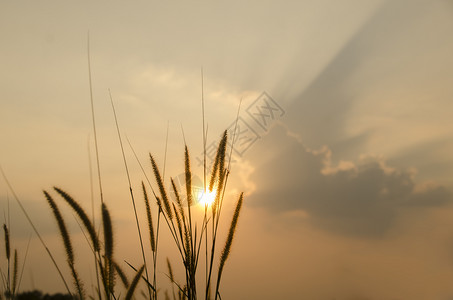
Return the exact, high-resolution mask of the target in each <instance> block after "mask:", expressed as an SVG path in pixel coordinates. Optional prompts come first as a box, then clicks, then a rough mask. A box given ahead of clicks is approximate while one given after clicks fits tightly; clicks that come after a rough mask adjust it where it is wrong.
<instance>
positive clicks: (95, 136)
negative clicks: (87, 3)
mask: <svg viewBox="0 0 453 300" xmlns="http://www.w3.org/2000/svg"><path fill="white" fill-rule="evenodd" d="M87 46H88V79H89V84H90V102H91V117H92V121H93V132H94V145H95V149H96V165H97V171H98V181H99V192H100V194H101V203H104V196H103V193H102V182H101V167H100V163H99V149H98V139H97V134H96V118H95V114H94V100H93V83H92V80H91V58H90V33H89V32H88V41H87Z"/></svg>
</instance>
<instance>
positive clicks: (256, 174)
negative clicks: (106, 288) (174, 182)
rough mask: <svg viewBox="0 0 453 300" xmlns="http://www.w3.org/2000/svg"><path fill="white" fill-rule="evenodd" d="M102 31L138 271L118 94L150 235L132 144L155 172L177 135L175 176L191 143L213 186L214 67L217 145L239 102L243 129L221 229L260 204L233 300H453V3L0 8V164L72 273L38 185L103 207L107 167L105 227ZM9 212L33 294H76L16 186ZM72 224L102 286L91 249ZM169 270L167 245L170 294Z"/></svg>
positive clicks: (112, 194) (113, 172) (110, 124)
mask: <svg viewBox="0 0 453 300" xmlns="http://www.w3.org/2000/svg"><path fill="white" fill-rule="evenodd" d="M88 34H89V40H90V57H91V71H92V73H91V74H92V84H93V97H94V109H95V113H96V126H97V130H98V131H97V133H98V142H99V155H100V157H99V160H100V169H101V176H102V181H103V189H104V197H105V201H106V203H107V205H108V206H109V208H110V209H111V213H112V217H113V220H114V230H115V240H116V242H115V246H116V249H117V252H116V254H115V255H116V257H117V259H118V260H119V261H123V260H127V261H130V262H133V263H135V264H137V265H138V264H139V263H140V259H141V257H140V250H139V247H138V245H139V244H138V236H137V233H136V227H135V220H134V215H133V209H132V204H131V201H130V197H129V187H128V182H127V177H126V174H125V171H124V164H123V160H122V154H121V150H120V145H119V143H118V136H117V133H116V127H115V121H114V117H113V112H112V107H111V104H110V98H109V89H110V91H111V94H112V98H113V101H114V103H115V107H116V112H117V116H118V121H119V126H120V131H121V134H122V138H123V141H124V142H125V154H126V159H127V162H128V164H129V168H130V171H131V179H132V184H133V189H134V191H135V192H136V194H137V195H136V197H137V199H139V201H138V202H139V203H138V208H139V217H140V218H141V221H142V222H143V224H145V223H144V222H145V213H144V205H143V203H142V202H143V201H142V197H141V194H140V185H141V181H142V180H144V176H143V174H142V171H141V170H140V167H139V165H138V164H137V161H136V160H135V158H134V155H133V153H132V151H131V148H130V147H129V145H127V142H126V137H127V138H128V139H129V141H130V143H131V144H132V146H133V147H134V150H135V152H136V153H137V155H138V157H139V159H140V160H141V162H142V163H143V165H144V167H145V170H146V171H147V172H148V174H149V176H150V177H151V165H150V162H149V159H148V157H149V156H148V153H152V154H153V155H154V156H155V157H156V160H157V161H158V163H159V164H160V166H161V167H163V164H164V158H165V148H166V137H167V128H168V146H167V155H166V157H167V160H166V173H165V175H166V178H165V180H166V182H169V179H170V176H172V177H174V178H175V177H177V176H179V175H180V174H182V173H183V171H184V160H183V158H184V156H183V154H184V137H183V133H182V130H183V131H184V135H185V139H186V142H187V145H188V147H189V151H190V153H191V158H192V165H193V170H194V172H195V173H197V174H198V176H199V177H202V174H203V170H202V167H201V165H200V163H199V160H200V159H201V158H202V152H203V147H202V145H203V144H202V126H203V125H202V107H201V90H202V80H201V77H202V76H201V69H202V70H203V91H204V101H205V116H206V124H207V127H208V141H207V145H208V146H211V145H215V144H216V143H217V142H218V141H219V139H220V136H221V134H222V132H223V130H225V129H231V128H232V127H231V126H232V125H234V124H235V120H236V113H237V111H238V106H239V104H240V102H241V99H242V104H241V109H240V118H239V123H238V124H239V126H240V128H241V129H242V130H243V131H244V132H246V133H245V135H244V136H242V139H239V141H238V143H237V144H235V147H236V150H235V152H234V156H233V162H232V164H231V175H230V181H229V183H228V190H227V195H226V202H225V210H224V211H223V212H222V213H223V218H224V219H223V221H224V222H225V223H224V224H223V225H224V226H223V227H222V233H225V231H226V230H227V229H228V223H229V221H230V220H231V215H232V210H233V209H234V204H235V202H236V201H237V197H238V195H239V193H240V192H241V191H243V192H244V193H245V199H244V207H243V210H242V212H241V217H240V219H239V223H238V231H237V235H236V237H235V240H234V243H233V248H232V253H231V256H230V258H229V260H228V263H227V265H226V267H225V271H224V272H225V273H224V277H223V281H222V286H221V292H222V299H235V300H237V299H308V300H333V299H336V300H377V299H379V300H380V299H388V300H408V299H410V300H452V299H453V205H452V204H453V125H452V124H453V123H452V120H453V84H452V83H453V55H452V53H453V1H451V0H434V1H424V0H396V1H390V0H388V1H383V0H368V1H361V0H346V1H334V0H321V1H319V0H318V1H287V2H286V3H284V2H278V1H248V2H247V3H245V2H242V1H224V2H219V1H216V2H209V3H208V2H201V1H197V2H184V3H176V2H174V3H165V4H164V3H160V2H149V1H136V2H128V3H126V2H120V1H111V2H99V1H98V2H96V3H93V2H91V1H78V2H77V3H75V2H74V3H71V2H61V1H39V2H38V1H34V2H33V1H1V2H0V41H1V46H0V140H1V147H0V166H1V167H2V169H3V170H4V172H5V173H6V175H7V177H8V179H9V181H10V183H11V185H12V186H13V188H14V189H15V192H16V193H17V195H18V197H19V198H20V200H21V201H22V203H23V204H24V206H25V208H26V209H27V211H28V212H29V214H30V216H31V218H32V220H33V222H35V224H36V226H37V228H38V230H39V231H40V233H41V234H42V235H43V237H44V239H45V240H46V241H47V242H48V244H49V248H51V250H52V251H54V252H55V254H56V256H57V258H58V262H59V264H61V265H62V266H65V258H64V255H63V253H64V250H63V246H62V243H61V241H60V237H59V235H58V231H57V226H56V224H55V221H54V219H53V217H52V215H51V211H50V209H49V208H48V206H47V203H46V201H45V198H44V196H43V193H42V190H43V189H45V190H51V188H52V187H53V186H59V187H61V188H63V189H64V190H66V191H67V192H68V193H70V194H71V195H72V196H74V198H76V199H77V200H78V201H79V202H80V203H81V204H82V205H83V206H84V207H86V208H87V209H89V210H90V212H91V200H90V199H91V196H90V195H91V188H90V186H91V184H90V182H91V181H90V160H91V169H92V176H93V183H94V186H93V189H94V195H95V198H94V201H95V209H96V212H95V213H96V216H97V218H98V219H99V216H100V214H99V208H100V199H99V189H98V185H97V181H96V178H97V177H96V176H97V173H96V166H95V154H94V153H95V152H94V135H93V128H92V119H91V106H90V88H89V73H88V63H87V40H88ZM0 201H1V202H0V205H1V209H2V220H1V223H2V224H3V223H4V222H8V211H9V215H10V227H11V238H12V246H13V247H15V248H17V249H18V251H19V255H22V256H21V257H22V259H23V257H24V255H25V250H26V248H27V243H28V242H29V240H30V249H29V252H28V256H27V261H26V265H25V271H24V275H23V279H22V284H21V290H22V291H25V290H30V289H34V288H36V289H41V290H43V291H46V292H52V293H53V292H58V291H60V292H63V291H64V286H63V284H62V282H61V280H60V278H59V277H58V274H57V272H56V270H55V269H54V267H53V266H52V264H51V261H50V259H49V258H48V257H47V256H46V253H45V251H44V249H43V247H42V246H41V244H40V243H39V241H38V239H37V237H36V236H35V235H34V234H33V231H32V229H31V227H30V225H29V224H28V223H27V221H26V219H25V217H24V215H23V213H22V212H21V210H20V209H19V206H18V205H17V203H16V202H15V200H14V197H13V196H12V192H11V191H10V190H9V189H8V187H7V184H6V183H5V181H4V180H3V178H2V179H1V180H0ZM62 207H63V206H62ZM64 213H65V216H66V217H67V219H68V223H69V224H70V228H71V232H73V235H74V238H75V240H76V241H78V242H77V244H78V245H80V248H78V249H77V250H76V256H77V257H76V260H77V261H78V263H79V264H80V266H81V269H82V271H81V272H82V274H83V276H84V278H85V279H86V282H87V286H90V284H89V283H90V282H92V281H93V276H94V269H93V268H92V266H91V264H90V262H89V261H88V259H85V258H87V257H89V258H90V259H91V256H89V254H90V250H89V249H88V247H87V246H86V245H85V244H86V243H85V240H84V237H83V235H82V234H81V232H80V229H79V227H78V225H77V223H76V222H75V221H74V219H73V218H72V215H71V211H70V210H66V209H64ZM224 238H225V235H222V243H223V240H224ZM0 246H1V249H2V250H1V254H0V267H1V270H2V271H3V272H4V270H5V269H4V268H5V266H6V262H5V256H4V250H3V249H4V245H3V241H2V242H0ZM219 250H220V249H219ZM167 254H168V255H167ZM165 256H169V257H170V258H171V259H172V260H174V265H175V268H176V274H177V275H178V276H179V280H180V281H183V279H184V278H183V275H182V274H183V270H182V269H181V268H179V269H178V268H177V267H176V266H180V265H179V261H178V260H177V256H176V250H175V247H174V244H173V243H172V241H171V240H170V239H168V238H167V239H165V238H163V239H162V257H161V258H162V261H161V263H160V264H159V266H158V268H159V270H158V272H161V273H159V274H160V275H159V276H160V277H159V278H160V280H161V282H162V288H163V289H164V288H166V287H167V286H169V285H168V279H167V278H166V277H165V275H164V273H165V272H166V264H165V260H164V258H165ZM128 271H130V270H128ZM199 272H200V274H201V275H203V274H204V273H203V272H204V270H203V269H201V270H200V271H199ZM67 274H68V277H69V273H67ZM129 275H130V276H132V272H129ZM90 288H91V287H90ZM90 288H88V290H89V289H90ZM90 291H91V290H90ZM161 298H162V299H163V298H164V297H163V296H162V297H161Z"/></svg>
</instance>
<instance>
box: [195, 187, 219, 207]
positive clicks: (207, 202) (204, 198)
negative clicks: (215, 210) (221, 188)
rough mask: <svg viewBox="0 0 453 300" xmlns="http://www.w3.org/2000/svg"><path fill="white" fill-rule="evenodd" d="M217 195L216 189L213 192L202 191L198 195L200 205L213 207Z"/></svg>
mask: <svg viewBox="0 0 453 300" xmlns="http://www.w3.org/2000/svg"><path fill="white" fill-rule="evenodd" d="M216 194H217V191H216V189H213V190H212V191H209V190H206V191H200V192H199V193H198V195H197V196H198V197H197V198H198V203H199V204H200V205H203V206H211V205H212V204H213V203H214V201H215V196H216Z"/></svg>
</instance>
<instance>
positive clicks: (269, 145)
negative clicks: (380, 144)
mask: <svg viewBox="0 0 453 300" xmlns="http://www.w3.org/2000/svg"><path fill="white" fill-rule="evenodd" d="M259 148H260V149H266V151H269V153H276V154H275V155H273V156H272V157H270V158H269V159H268V160H267V161H258V159H257V157H259V155H258V154H256V155H255V154H252V155H251V157H254V158H255V159H253V162H254V164H255V166H257V167H256V170H255V172H254V174H253V175H252V180H253V181H254V182H255V183H256V192H255V193H254V194H253V195H252V196H251V200H250V201H251V203H252V205H256V206H261V207H265V208H267V209H269V210H270V211H273V212H278V213H284V212H291V211H304V212H305V213H306V214H307V215H308V220H309V221H310V222H311V223H312V224H313V225H315V226H317V227H320V228H323V229H325V230H328V231H335V232H340V233H347V234H354V235H373V236H377V235H382V234H384V233H385V232H386V231H387V230H388V229H389V228H390V227H391V226H392V225H393V224H394V222H395V220H396V218H397V216H398V214H399V213H400V211H401V210H404V209H410V208H427V207H434V206H439V205H444V204H446V203H448V202H449V201H450V200H451V199H452V194H451V193H450V192H449V191H448V190H447V189H446V188H444V187H442V186H438V185H435V184H434V183H431V184H424V185H423V184H417V183H416V181H415V180H414V176H415V172H414V171H413V170H398V169H395V168H391V167H389V166H388V165H386V163H385V161H384V160H383V159H382V158H379V157H375V156H368V157H366V156H364V157H361V158H360V159H358V161H357V162H354V163H353V162H344V161H340V162H339V163H338V164H335V165H334V164H333V163H332V162H331V159H330V157H331V151H330V150H329V149H328V148H327V147H323V148H321V149H320V150H310V149H308V148H307V147H305V146H304V145H302V144H301V143H300V142H298V141H296V139H295V138H294V137H290V136H288V135H287V132H286V131H285V129H284V128H283V127H281V126H279V127H275V128H273V130H272V132H271V133H270V134H269V136H266V138H265V140H264V141H263V142H262V144H261V145H260V147H259ZM256 151H257V150H256Z"/></svg>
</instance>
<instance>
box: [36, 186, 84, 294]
mask: <svg viewBox="0 0 453 300" xmlns="http://www.w3.org/2000/svg"><path fill="white" fill-rule="evenodd" d="M44 195H45V197H46V199H47V202H48V203H49V206H50V208H51V209H52V212H53V214H54V217H55V219H56V221H57V224H58V229H59V230H60V236H61V238H62V239H63V244H64V247H65V251H66V258H67V262H68V266H69V268H70V270H71V274H72V278H73V280H74V285H75V288H76V291H77V293H78V295H79V298H80V299H84V294H85V292H84V290H83V284H82V282H81V280H80V278H79V275H78V273H77V271H76V269H75V262H74V251H73V248H72V242H71V238H70V236H69V233H68V230H67V228H66V224H65V222H64V219H63V217H62V215H61V213H60V210H59V208H58V206H57V204H56V203H55V201H54V200H53V198H52V197H51V196H50V194H49V193H48V192H46V191H44Z"/></svg>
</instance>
